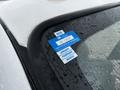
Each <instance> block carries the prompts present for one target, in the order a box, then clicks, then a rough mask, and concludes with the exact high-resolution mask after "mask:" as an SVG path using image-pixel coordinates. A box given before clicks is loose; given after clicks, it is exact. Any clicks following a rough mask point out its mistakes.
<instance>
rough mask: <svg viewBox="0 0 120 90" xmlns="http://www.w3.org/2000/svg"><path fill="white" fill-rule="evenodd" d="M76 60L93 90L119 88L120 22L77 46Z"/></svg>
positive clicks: (119, 89) (116, 89) (117, 89)
mask: <svg viewBox="0 0 120 90" xmlns="http://www.w3.org/2000/svg"><path fill="white" fill-rule="evenodd" d="M77 53H78V58H77V60H78V62H79V65H80V68H81V70H82V72H83V73H84V75H85V76H86V78H87V80H88V82H89V83H90V84H91V86H92V87H93V90H120V22H119V21H118V22H116V23H114V24H112V25H110V26H108V27H106V28H105V29H103V30H101V31H99V32H97V33H96V34H94V35H92V36H91V37H89V38H87V39H86V40H85V41H84V42H83V43H81V44H80V45H79V46H78V49H77Z"/></svg>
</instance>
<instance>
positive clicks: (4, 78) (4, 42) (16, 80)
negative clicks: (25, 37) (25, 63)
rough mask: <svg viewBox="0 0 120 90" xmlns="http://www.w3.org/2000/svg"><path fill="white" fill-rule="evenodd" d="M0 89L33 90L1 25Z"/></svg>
mask: <svg viewBox="0 0 120 90" xmlns="http://www.w3.org/2000/svg"><path fill="white" fill-rule="evenodd" d="M0 90H31V87H30V85H29V82H28V80H27V77H26V75H25V72H24V70H23V67H22V65H21V63H20V60H19V58H18V56H17V54H16V52H15V50H14V48H13V46H12V44H11V42H10V40H9V38H8V36H7V34H6V33H5V31H4V29H3V28H2V26H1V25H0Z"/></svg>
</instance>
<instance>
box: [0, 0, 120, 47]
mask: <svg viewBox="0 0 120 90" xmlns="http://www.w3.org/2000/svg"><path fill="white" fill-rule="evenodd" d="M118 1H120V0H89V1H88V0H76V1H74V0H29V1H25V0H10V1H6V2H5V3H3V4H2V5H1V6H0V17H1V18H2V19H3V21H4V22H5V23H6V25H7V26H8V28H9V29H10V31H11V32H12V33H13V35H14V36H15V38H16V39H17V41H18V42H19V44H20V45H22V46H27V41H28V37H29V35H30V34H31V32H32V30H33V29H34V28H35V27H36V26H37V25H38V24H40V23H42V22H44V21H46V20H49V19H51V18H54V17H56V16H60V15H64V14H68V13H72V12H76V11H80V10H84V9H88V8H93V7H96V6H102V5H104V4H109V3H114V2H118Z"/></svg>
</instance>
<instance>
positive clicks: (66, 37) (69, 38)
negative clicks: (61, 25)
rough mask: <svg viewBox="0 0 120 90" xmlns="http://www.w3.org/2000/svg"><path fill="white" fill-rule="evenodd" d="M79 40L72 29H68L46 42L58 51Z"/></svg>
mask: <svg viewBox="0 0 120 90" xmlns="http://www.w3.org/2000/svg"><path fill="white" fill-rule="evenodd" d="M79 41H80V38H79V36H78V35H77V34H76V33H75V32H74V31H69V32H67V33H65V34H62V35H60V36H58V37H55V38H53V39H51V40H48V43H49V44H50V45H51V47H52V48H53V49H54V50H55V51H56V52H58V51H60V50H62V49H64V48H66V47H68V46H71V45H73V44H75V43H77V42H79Z"/></svg>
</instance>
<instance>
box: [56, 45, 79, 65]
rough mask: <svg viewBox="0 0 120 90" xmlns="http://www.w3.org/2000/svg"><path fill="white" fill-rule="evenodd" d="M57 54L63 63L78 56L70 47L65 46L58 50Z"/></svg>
mask: <svg viewBox="0 0 120 90" xmlns="http://www.w3.org/2000/svg"><path fill="white" fill-rule="evenodd" d="M57 55H58V56H59V57H60V59H61V60H62V61H63V63H64V64H66V63H68V62H70V61H71V60H73V59H74V58H76V57H77V56H78V55H77V54H76V53H75V51H74V50H73V49H72V48H71V47H66V48H64V49H62V50H60V51H58V52H57Z"/></svg>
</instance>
